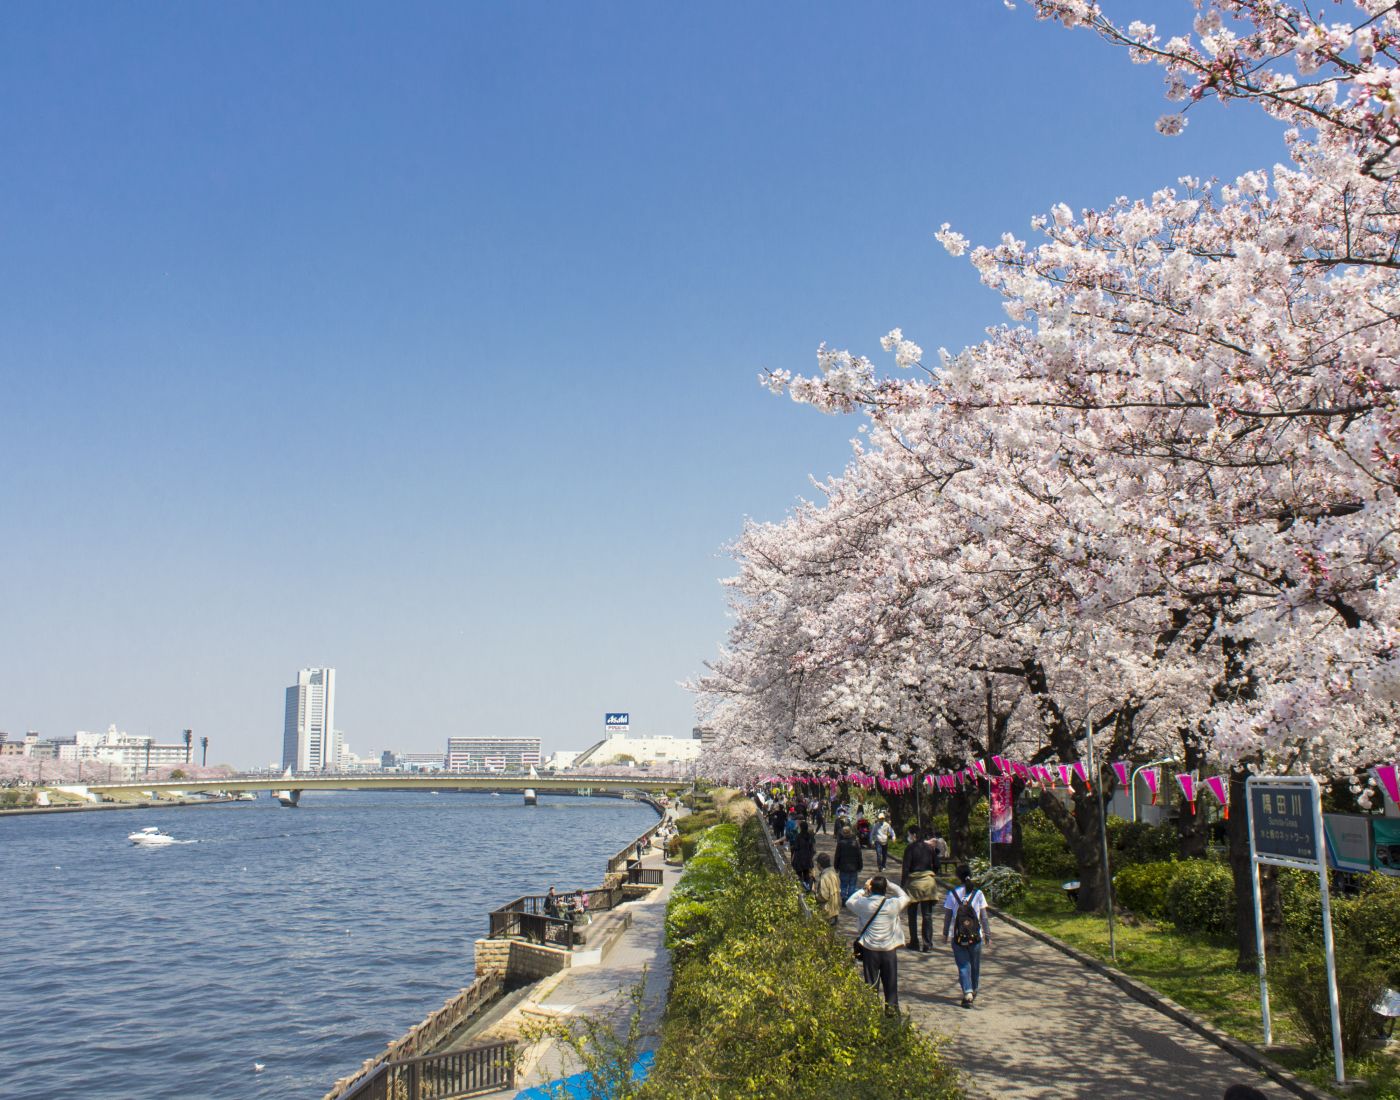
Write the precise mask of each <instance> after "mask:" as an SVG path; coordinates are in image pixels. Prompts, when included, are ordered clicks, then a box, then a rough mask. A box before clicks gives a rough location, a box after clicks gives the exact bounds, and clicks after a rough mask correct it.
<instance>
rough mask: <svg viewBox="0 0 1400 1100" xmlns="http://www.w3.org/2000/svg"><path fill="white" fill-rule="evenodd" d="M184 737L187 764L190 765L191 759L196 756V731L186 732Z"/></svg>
mask: <svg viewBox="0 0 1400 1100" xmlns="http://www.w3.org/2000/svg"><path fill="white" fill-rule="evenodd" d="M184 736H185V763H186V764H188V763H189V762H190V758H191V757H192V756H193V755H194V730H185V731H184Z"/></svg>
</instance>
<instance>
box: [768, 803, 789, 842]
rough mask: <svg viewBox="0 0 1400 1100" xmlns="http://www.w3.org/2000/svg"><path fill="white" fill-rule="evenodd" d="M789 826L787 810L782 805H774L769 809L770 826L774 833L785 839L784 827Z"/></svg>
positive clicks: (777, 836) (778, 837) (780, 838)
mask: <svg viewBox="0 0 1400 1100" xmlns="http://www.w3.org/2000/svg"><path fill="white" fill-rule="evenodd" d="M786 826H787V810H785V809H783V807H782V806H781V805H778V806H774V807H773V808H772V809H771V810H769V811H768V827H769V828H770V829H772V830H773V835H774V836H775V837H776V838H777V839H779V840H782V839H783V829H784V828H785V827H786Z"/></svg>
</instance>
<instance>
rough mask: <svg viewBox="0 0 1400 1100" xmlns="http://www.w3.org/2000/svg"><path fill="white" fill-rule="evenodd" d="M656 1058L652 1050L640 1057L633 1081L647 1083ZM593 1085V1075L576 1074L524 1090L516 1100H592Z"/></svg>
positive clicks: (634, 1065)
mask: <svg viewBox="0 0 1400 1100" xmlns="http://www.w3.org/2000/svg"><path fill="white" fill-rule="evenodd" d="M654 1058H655V1054H654V1053H653V1052H652V1051H650V1050H649V1051H647V1052H646V1053H645V1054H642V1055H640V1056H638V1058H637V1060H636V1061H635V1062H633V1063H632V1080H634V1081H645V1080H646V1079H647V1073H648V1072H649V1071H650V1070H651V1063H652V1061H653V1059H654ZM592 1084H593V1075H592V1074H591V1073H575V1074H574V1075H573V1076H572V1077H564V1078H561V1079H560V1080H558V1081H550V1082H548V1083H547V1084H543V1085H536V1086H535V1087H534V1088H529V1089H522V1090H521V1091H520V1092H517V1093H516V1094H515V1100H555V1098H556V1097H560V1096H563V1097H568V1100H590V1097H591V1096H592V1093H590V1092H589V1091H588V1090H589V1088H590V1086H591V1085H592ZM561 1090H562V1091H561Z"/></svg>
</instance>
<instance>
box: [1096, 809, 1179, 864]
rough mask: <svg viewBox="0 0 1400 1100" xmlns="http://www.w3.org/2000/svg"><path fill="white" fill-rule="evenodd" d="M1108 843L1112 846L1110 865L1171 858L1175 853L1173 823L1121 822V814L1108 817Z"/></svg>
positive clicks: (1174, 827) (1153, 861)
mask: <svg viewBox="0 0 1400 1100" xmlns="http://www.w3.org/2000/svg"><path fill="white" fill-rule="evenodd" d="M1108 843H1109V846H1110V847H1112V849H1113V856H1114V860H1113V861H1114V864H1115V865H1116V866H1120V867H1121V866H1123V865H1124V864H1129V863H1156V862H1160V861H1162V860H1169V859H1175V858H1176V853H1177V835H1176V826H1174V825H1172V824H1171V823H1170V822H1164V823H1163V824H1161V825H1149V824H1147V822H1145V821H1125V820H1124V819H1123V818H1121V817H1110V818H1109V819H1108Z"/></svg>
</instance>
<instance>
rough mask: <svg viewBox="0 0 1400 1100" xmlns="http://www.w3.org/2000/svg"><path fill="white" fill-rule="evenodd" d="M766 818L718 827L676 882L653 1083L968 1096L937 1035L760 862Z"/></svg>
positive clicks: (751, 1093)
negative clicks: (912, 1018) (667, 992)
mask: <svg viewBox="0 0 1400 1100" xmlns="http://www.w3.org/2000/svg"><path fill="white" fill-rule="evenodd" d="M759 828H760V825H759V823H758V821H757V820H755V819H751V820H749V821H747V822H745V823H744V824H743V825H742V826H740V825H735V824H723V825H720V826H718V827H716V828H713V829H711V830H709V831H708V832H707V833H706V834H705V835H704V838H703V840H702V841H701V842H700V843H699V844H698V845H697V848H696V852H695V855H694V857H693V858H692V859H691V861H690V863H689V864H688V866H687V868H686V874H685V877H684V878H683V879H682V880H681V883H680V885H679V886H678V887H677V888H676V892H675V895H674V896H673V898H672V900H671V903H670V907H669V909H668V913H667V940H668V945H669V946H670V948H671V951H672V965H673V967H674V976H673V981H672V986H671V996H670V1000H669V1002H668V1005H667V1011H666V1017H665V1021H664V1024H663V1030H662V1041H661V1047H660V1049H659V1051H658V1052H657V1056H656V1062H655V1065H654V1067H653V1070H652V1073H651V1077H650V1079H649V1081H648V1083H647V1087H646V1089H645V1091H644V1093H643V1095H645V1096H647V1097H657V1098H662V1097H664V1098H670V1097H687V1098H693V1097H716V1098H719V1097H732V1096H744V1097H749V1098H753V1100H766V1098H772V1100H808V1098H810V1100H818V1098H821V1100H825V1098H828V1097H832V1096H861V1097H866V1098H869V1100H900V1098H904V1097H911V1098H912V1097H916V1096H917V1097H919V1098H921V1100H937V1098H949V1100H951V1098H954V1097H958V1096H960V1095H961V1093H960V1092H959V1090H958V1087H957V1083H956V1078H955V1074H954V1073H953V1071H952V1070H951V1069H950V1068H948V1067H947V1066H946V1065H945V1064H944V1063H943V1061H942V1060H941V1059H940V1057H939V1055H938V1051H937V1049H936V1047H935V1045H934V1044H933V1042H932V1041H931V1040H930V1039H929V1038H928V1037H927V1036H925V1035H924V1034H922V1033H921V1032H919V1031H918V1030H917V1029H916V1028H914V1027H913V1026H912V1025H911V1024H910V1023H908V1021H907V1020H906V1019H904V1018H902V1017H899V1016H888V1015H886V1014H885V1012H884V1009H883V1006H882V1004H881V1002H880V1000H879V998H878V997H877V996H875V994H874V993H872V991H871V990H870V988H869V987H868V986H866V985H865V983H864V982H863V981H861V979H860V976H859V974H858V973H857V972H856V969H855V967H853V966H852V965H851V964H850V960H849V959H848V958H847V955H848V950H849V949H848V948H847V946H846V945H845V944H844V943H841V942H838V941H837V940H835V939H834V938H833V936H832V934H831V932H830V930H829V929H828V927H827V925H826V923H825V921H822V920H821V919H819V918H817V917H815V916H812V915H810V914H808V913H807V912H806V911H805V910H804V908H803V906H802V901H801V895H800V892H799V890H798V888H797V886H796V884H795V883H794V882H793V881H792V880H791V878H789V877H787V876H784V875H779V874H775V873H773V872H772V871H770V870H768V869H767V868H766V867H765V866H764V864H763V861H762V855H761V845H762V843H763V841H762V838H761V837H760V835H759V831H758V830H759Z"/></svg>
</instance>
